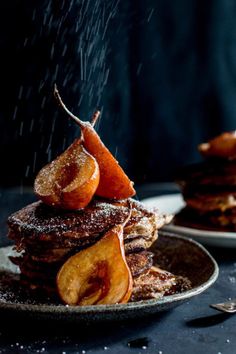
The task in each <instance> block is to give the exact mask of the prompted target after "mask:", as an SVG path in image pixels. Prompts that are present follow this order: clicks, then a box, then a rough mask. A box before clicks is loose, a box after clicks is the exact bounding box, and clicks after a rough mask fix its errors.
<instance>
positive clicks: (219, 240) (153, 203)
mask: <svg viewBox="0 0 236 354" xmlns="http://www.w3.org/2000/svg"><path fill="white" fill-rule="evenodd" d="M142 203H143V204H144V205H146V206H149V207H156V208H158V209H159V211H160V212H163V213H170V214H176V213H178V212H179V211H180V210H181V209H182V208H183V207H184V206H185V203H184V200H183V198H182V195H181V194H179V193H178V194H168V195H163V196H158V197H151V198H147V199H143V200H142ZM165 230H168V231H171V232H175V233H177V234H179V235H183V236H188V237H191V238H193V239H194V240H196V241H198V242H201V243H203V244H205V245H209V246H217V247H236V233H235V232H222V231H209V230H200V229H195V228H190V227H184V226H177V225H174V224H170V225H166V226H165Z"/></svg>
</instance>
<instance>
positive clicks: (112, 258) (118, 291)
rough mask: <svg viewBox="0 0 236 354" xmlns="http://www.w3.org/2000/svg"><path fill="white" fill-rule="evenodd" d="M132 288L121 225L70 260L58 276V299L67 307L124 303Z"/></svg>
mask: <svg viewBox="0 0 236 354" xmlns="http://www.w3.org/2000/svg"><path fill="white" fill-rule="evenodd" d="M132 286H133V280H132V276H131V273H130V269H129V267H128V265H127V263H126V259H125V253H124V244H123V226H122V225H116V226H114V227H113V228H112V229H111V230H109V231H108V232H107V233H106V234H105V235H104V237H103V238H102V239H101V240H99V241H98V242H97V243H96V244H95V245H93V246H91V247H89V248H87V249H85V250H82V251H80V252H78V253H77V254H75V255H74V256H72V257H70V258H69V259H68V260H67V261H66V262H65V263H64V265H63V266H62V267H61V269H60V270H59V272H58V274H57V288H58V293H59V296H60V298H61V299H62V301H63V302H64V303H66V304H68V305H80V306H84V305H101V304H116V303H126V302H128V300H129V298H130V296H131V292H132Z"/></svg>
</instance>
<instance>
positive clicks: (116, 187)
mask: <svg viewBox="0 0 236 354" xmlns="http://www.w3.org/2000/svg"><path fill="white" fill-rule="evenodd" d="M54 94H55V96H56V98H57V100H58V102H59V104H60V105H61V106H62V108H63V109H64V110H65V111H66V112H67V114H69V116H70V117H71V118H72V119H74V120H75V121H76V123H77V124H78V125H79V126H80V128H81V131H82V138H83V144H84V146H85V148H86V149H87V150H88V152H89V153H90V154H91V155H93V156H94V157H95V159H96V160H97V162H98V165H99V169H100V181H99V185H98V188H97V191H96V194H97V195H99V196H100V197H104V198H109V199H117V200H119V199H126V198H129V197H132V196H134V195H135V193H136V192H135V189H134V187H133V182H131V181H130V179H129V177H128V176H127V175H126V174H125V172H124V171H123V169H122V168H121V166H120V165H119V163H118V161H117V160H116V159H115V158H114V156H113V155H112V154H111V153H110V151H109V150H108V149H107V148H106V146H105V145H104V144H103V142H102V141H101V139H100V137H99V135H98V134H97V133H96V131H95V130H94V128H93V124H90V123H89V122H83V121H81V120H80V119H79V118H77V117H76V116H74V115H73V114H72V113H71V112H70V111H69V110H68V108H67V107H66V106H65V104H64V103H63V101H62V99H61V97H60V95H59V92H58V90H57V87H56V86H55V89H54ZM99 114H100V112H99V111H97V112H96V113H95V114H94V116H93V119H92V123H94V121H96V120H97V118H98V116H99Z"/></svg>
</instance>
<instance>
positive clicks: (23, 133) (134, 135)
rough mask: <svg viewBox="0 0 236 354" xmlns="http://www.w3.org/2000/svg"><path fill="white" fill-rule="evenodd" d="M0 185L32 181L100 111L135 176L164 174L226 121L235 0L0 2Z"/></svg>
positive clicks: (230, 122) (234, 107) (234, 82)
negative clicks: (57, 94)
mask: <svg viewBox="0 0 236 354" xmlns="http://www.w3.org/2000/svg"><path fill="white" fill-rule="evenodd" d="M0 27H1V28H0V48H1V56H0V61H1V66H0V76H1V85H0V90H1V104H0V129H1V130H0V131H1V141H0V147H1V160H2V169H1V170H2V172H1V174H0V183H1V184H2V185H18V184H21V183H23V184H31V183H32V179H33V177H34V175H35V173H36V172H37V171H38V169H39V168H40V167H41V166H42V165H44V164H45V163H46V162H47V161H49V160H51V159H52V158H53V157H55V156H56V155H57V154H58V153H59V152H61V151H62V150H63V149H64V148H65V146H67V145H68V144H69V143H70V142H71V141H72V140H73V138H74V137H75V136H77V135H78V134H79V130H78V128H77V127H75V125H74V123H72V122H69V121H68V119H67V118H66V116H65V115H64V114H63V113H62V112H61V111H60V110H59V109H58V107H57V105H56V103H55V101H54V99H53V96H52V87H53V83H54V82H55V81H56V82H57V84H58V86H59V88H60V91H61V95H62V96H63V97H64V100H65V101H66V102H67V104H68V106H69V107H70V108H71V109H72V110H73V112H74V113H76V114H78V115H80V117H81V118H82V119H88V117H89V116H90V115H91V114H92V112H93V110H94V109H95V108H97V107H99V108H101V109H102V119H101V121H100V123H99V125H98V130H99V132H100V134H101V136H102V138H103V140H104V142H105V143H106V145H107V146H108V147H109V148H110V149H111V151H112V152H113V153H114V154H116V156H117V158H118V159H119V161H120V163H121V164H122V166H124V168H125V169H126V171H127V173H128V174H129V175H130V177H131V178H132V179H134V180H135V181H136V182H139V183H142V182H155V181H160V180H171V179H172V175H173V171H174V170H175V168H176V167H177V166H180V165H182V164H185V163H190V162H194V161H196V160H198V159H199V156H198V153H197V150H196V146H197V144H198V143H200V142H202V141H204V140H205V139H207V138H209V137H212V136H214V135H216V134H218V133H220V132H221V131H223V130H231V129H235V127H236V99H235V97H236V60H235V57H236V2H235V1H233V0H217V1H216V0H214V1H213V0H209V1H207V2H206V1H203V0H182V1H180V0H178V1H177V0H146V1H141V0H135V1H133V0H126V1H117V0H110V1H106V0H98V1H89V0H86V1H85V0H72V1H64V2H63V1H58V0H51V1H45V0H36V1H33V2H29V1H26V0H21V1H16V0H12V1H10V2H9V3H8V2H3V1H2V2H1V3H0Z"/></svg>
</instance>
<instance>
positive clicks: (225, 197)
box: [175, 132, 236, 231]
mask: <svg viewBox="0 0 236 354" xmlns="http://www.w3.org/2000/svg"><path fill="white" fill-rule="evenodd" d="M199 151H200V153H201V154H202V156H203V157H204V158H205V161H203V162H201V163H198V164H195V165H190V166H187V167H185V168H183V169H182V170H181V171H179V173H178V174H177V183H178V184H179V186H180V188H181V191H182V194H183V198H184V200H185V202H186V207H185V208H184V209H183V210H182V211H181V212H180V213H179V214H178V215H177V216H176V217H175V223H176V224H180V225H184V226H190V227H196V228H205V229H209V230H211V229H213V230H219V231H220V230H221V231H236V132H227V133H223V134H221V135H219V136H217V137H216V138H214V139H212V140H210V141H209V142H208V143H204V144H201V145H199Z"/></svg>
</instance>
